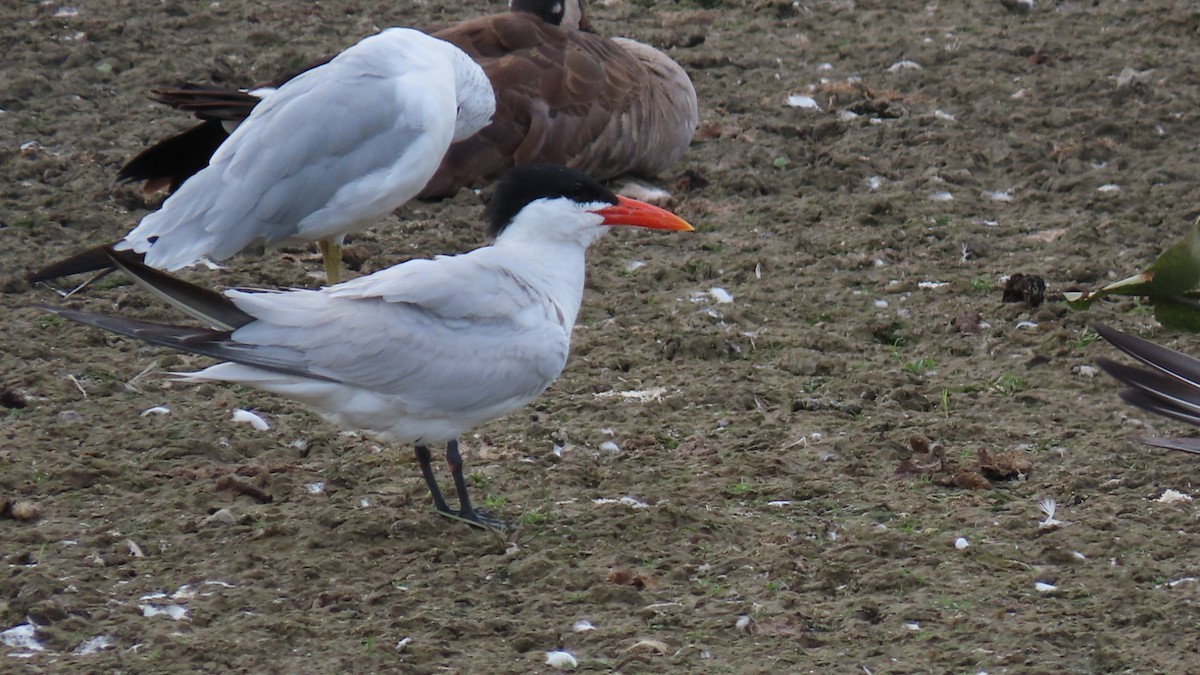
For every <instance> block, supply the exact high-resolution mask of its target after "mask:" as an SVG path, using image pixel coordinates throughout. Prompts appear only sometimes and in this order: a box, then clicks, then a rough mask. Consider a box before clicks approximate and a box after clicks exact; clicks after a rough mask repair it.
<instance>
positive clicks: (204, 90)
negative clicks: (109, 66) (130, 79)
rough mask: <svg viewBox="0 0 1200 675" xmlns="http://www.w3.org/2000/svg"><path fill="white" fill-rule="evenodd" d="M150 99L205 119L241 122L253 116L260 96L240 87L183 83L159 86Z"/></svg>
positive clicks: (151, 93) (152, 92)
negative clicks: (252, 112) (251, 114)
mask: <svg viewBox="0 0 1200 675" xmlns="http://www.w3.org/2000/svg"><path fill="white" fill-rule="evenodd" d="M150 98H151V99H153V100H155V101H157V102H158V103H161V104H163V105H166V106H170V107H172V108H174V109H176V110H183V111H185V112H190V113H192V114H193V115H195V116H196V117H198V118H200V119H202V120H217V121H226V122H240V121H242V120H244V119H246V118H247V117H249V116H250V111H251V110H253V109H254V106H256V105H258V102H259V101H260V100H261V99H260V98H259V97H257V96H255V95H253V94H248V93H246V92H244V91H241V90H240V89H222V88H220V87H205V86H202V85H198V84H184V85H180V86H178V87H159V88H157V89H155V90H153V91H151V92H150Z"/></svg>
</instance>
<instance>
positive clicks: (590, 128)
mask: <svg viewBox="0 0 1200 675" xmlns="http://www.w3.org/2000/svg"><path fill="white" fill-rule="evenodd" d="M437 37H440V38H442V39H444V40H446V41H447V42H450V43H452V44H454V45H456V46H458V47H459V48H460V49H462V50H463V51H464V52H466V53H467V54H468V55H469V56H471V58H473V59H475V61H477V62H478V63H479V64H480V65H481V66H482V67H483V69H484V72H485V73H487V76H488V79H489V80H491V82H492V85H493V86H494V87H495V90H496V114H495V116H494V118H493V121H492V124H490V125H489V126H487V127H485V128H484V129H483V130H482V131H480V132H479V133H478V134H476V135H475V136H473V137H472V138H469V139H467V140H465V141H462V142H460V143H456V144H454V145H452V146H451V147H450V150H449V151H448V152H447V153H446V157H445V159H443V161H442V165H441V167H439V169H438V173H437V174H436V175H435V176H434V177H433V179H432V180H430V182H429V184H428V185H427V186H426V188H425V190H423V191H422V193H421V196H422V197H440V196H446V195H451V194H454V192H456V191H457V190H458V189H460V188H462V187H464V186H472V185H480V184H483V183H486V182H487V181H489V180H491V179H492V178H494V177H495V176H496V175H497V174H499V173H500V172H502V171H503V170H505V169H507V168H510V167H512V166H517V165H522V164H529V163H532V162H551V163H558V164H565V165H567V166H570V167H572V168H575V169H579V170H580V171H583V172H585V173H587V174H589V175H591V176H593V177H594V178H597V179H606V178H611V177H612V176H615V175H617V174H620V173H624V172H627V171H632V172H634V173H643V174H654V173H657V172H658V171H659V170H661V169H662V168H664V167H666V166H668V165H669V164H671V163H673V162H674V161H675V160H677V159H678V158H679V156H680V155H681V154H682V153H683V151H684V150H685V149H686V148H687V145H688V143H689V142H690V140H691V137H692V133H693V132H694V130H695V126H696V113H695V110H696V103H695V90H694V89H692V85H691V81H690V80H689V79H688V78H687V75H686V74H684V73H683V71H682V69H680V68H679V67H678V66H677V65H675V64H674V63H673V62H670V59H667V58H666V57H665V56H664V55H662V54H661V53H659V52H655V51H654V50H652V49H650V48H649V47H645V46H644V45H642V47H643V48H644V49H645V50H649V51H651V52H654V53H655V54H658V57H660V58H661V59H662V60H665V61H666V62H667V63H670V65H671V66H673V67H674V68H675V69H676V70H677V71H678V72H677V75H678V76H682V80H683V82H684V83H685V84H686V90H687V91H688V92H690V96H684V97H682V99H681V98H680V95H679V93H678V92H677V91H676V89H678V87H675V86H667V87H665V88H664V86H663V85H664V82H663V81H662V80H661V79H660V78H659V77H658V76H656V75H654V74H652V73H651V71H649V70H648V69H647V67H646V65H645V63H644V62H643V60H642V59H640V58H639V57H638V56H635V54H634V52H632V51H630V50H628V49H625V48H623V47H622V44H623V43H618V42H614V41H613V40H609V39H608V38H604V37H601V36H598V35H596V34H594V33H587V32H581V31H568V30H562V29H560V28H558V27H557V26H553V25H550V24H547V23H545V22H543V21H541V20H540V19H538V18H537V17H535V16H533V15H530V14H521V13H517V14H509V15H502V16H496V17H484V18H481V19H477V20H474V21H465V22H463V23H461V24H459V25H457V26H454V27H452V28H450V29H447V30H446V31H443V32H440V33H437ZM631 42H632V41H631ZM633 44H637V43H633ZM677 99H678V100H677ZM680 101H682V103H680ZM689 106H690V108H689ZM681 111H682V112H681ZM681 138H682V140H680V139H681Z"/></svg>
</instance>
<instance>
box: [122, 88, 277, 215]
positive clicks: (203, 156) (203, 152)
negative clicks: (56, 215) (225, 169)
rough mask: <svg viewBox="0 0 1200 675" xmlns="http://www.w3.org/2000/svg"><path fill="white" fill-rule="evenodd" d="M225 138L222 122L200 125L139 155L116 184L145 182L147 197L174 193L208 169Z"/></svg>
mask: <svg viewBox="0 0 1200 675" xmlns="http://www.w3.org/2000/svg"><path fill="white" fill-rule="evenodd" d="M255 100H256V101H257V99H255ZM226 138H229V134H228V133H227V132H226V131H225V127H224V126H222V123H221V122H219V121H216V120H208V121H205V122H201V123H200V124H197V125H196V126H194V127H192V128H191V129H188V130H187V131H184V132H181V133H178V134H176V135H174V136H171V137H170V138H167V139H165V140H162V141H160V142H158V143H155V144H154V145H152V146H150V147H148V148H146V149H145V150H143V151H142V152H140V153H138V155H137V156H136V157H134V158H133V159H131V160H129V162H128V163H127V164H125V166H123V167H121V171H120V172H119V173H118V174H117V180H118V181H120V182H122V183H134V182H138V181H146V184H145V186H143V188H142V191H143V192H145V193H146V194H152V193H154V192H157V191H158V190H161V189H163V188H167V189H168V190H170V191H171V192H174V191H176V190H178V189H179V186H180V185H181V184H182V183H183V181H185V180H187V179H188V178H189V177H191V176H193V175H195V174H196V173H197V172H199V171H200V170H202V169H203V168H204V167H206V166H208V160H209V158H210V157H212V156H213V153H215V152H216V151H217V148H219V147H220V146H221V144H222V143H224V142H225V139H226Z"/></svg>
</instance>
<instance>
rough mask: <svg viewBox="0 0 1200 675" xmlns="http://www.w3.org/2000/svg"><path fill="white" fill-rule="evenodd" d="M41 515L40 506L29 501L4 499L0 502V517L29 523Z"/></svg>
mask: <svg viewBox="0 0 1200 675" xmlns="http://www.w3.org/2000/svg"><path fill="white" fill-rule="evenodd" d="M41 515H42V508H41V507H40V506H38V505H37V504H36V503H34V502H31V501H26V500H20V501H13V500H10V499H6V500H4V502H3V503H0V518H12V519H13V520H16V521H20V522H22V523H31V522H33V521H35V520H37V519H38V518H39V517H40V516H41Z"/></svg>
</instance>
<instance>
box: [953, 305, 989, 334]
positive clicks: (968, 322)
mask: <svg viewBox="0 0 1200 675" xmlns="http://www.w3.org/2000/svg"><path fill="white" fill-rule="evenodd" d="M950 325H951V326H952V327H953V328H954V329H955V330H957V331H958V332H959V333H964V334H967V335H972V334H975V333H978V332H979V331H981V330H983V329H984V321H983V315H982V314H980V313H979V312H972V311H966V312H963V313H962V314H959V315H958V316H956V317H954V318H953V319H951V320H950Z"/></svg>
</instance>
